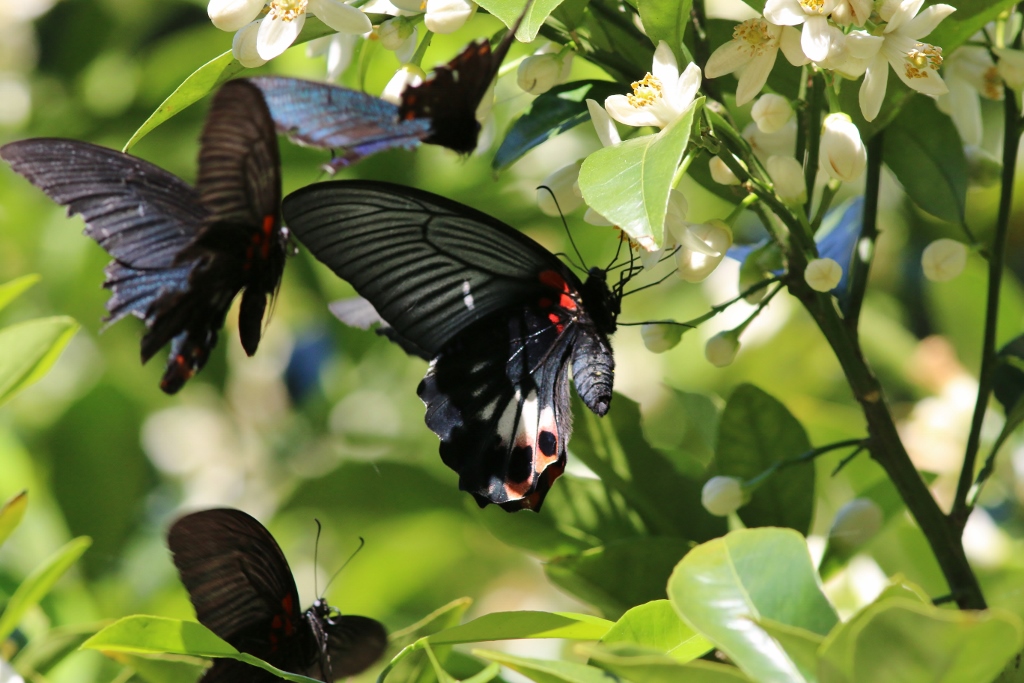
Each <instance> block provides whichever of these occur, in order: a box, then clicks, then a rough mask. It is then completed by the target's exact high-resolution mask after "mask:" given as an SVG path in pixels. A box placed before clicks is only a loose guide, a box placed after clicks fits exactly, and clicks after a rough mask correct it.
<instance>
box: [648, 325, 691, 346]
mask: <svg viewBox="0 0 1024 683" xmlns="http://www.w3.org/2000/svg"><path fill="white" fill-rule="evenodd" d="M684 331H686V328H685V327H684V326H682V325H677V324H675V323H672V322H664V323H644V324H643V325H642V326H641V327H640V336H641V337H643V340H644V346H646V347H647V350H648V351H650V352H651V353H665V352H666V351H668V350H669V349H672V348H675V346H676V344H678V343H679V340H680V339H682V338H683V332H684Z"/></svg>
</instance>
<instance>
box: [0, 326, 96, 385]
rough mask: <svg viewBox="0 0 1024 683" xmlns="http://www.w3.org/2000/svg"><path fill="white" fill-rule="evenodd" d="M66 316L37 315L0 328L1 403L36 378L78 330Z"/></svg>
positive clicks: (49, 365)
mask: <svg viewBox="0 0 1024 683" xmlns="http://www.w3.org/2000/svg"><path fill="white" fill-rule="evenodd" d="M78 327H79V325H78V323H77V322H76V321H75V320H74V319H73V318H69V317H67V316H55V317H52V318H38V319H36V320H27V321H25V322H23V323H18V324H17V325H11V326H10V327H5V328H4V329H2V330H0V349H3V350H4V352H3V354H0V404H2V403H4V402H6V401H8V400H10V398H11V397H12V396H14V395H15V394H17V393H18V392H19V391H21V390H22V389H24V388H25V387H27V386H29V385H31V384H34V383H35V382H37V381H39V380H40V379H41V378H42V377H43V375H45V374H46V372H47V371H48V370H49V369H50V368H51V367H52V366H53V364H54V363H55V362H57V358H59V357H60V354H61V352H62V351H63V350H64V347H66V346H67V345H68V342H69V341H71V337H73V336H75V332H77V331H78Z"/></svg>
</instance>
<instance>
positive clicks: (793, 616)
mask: <svg viewBox="0 0 1024 683" xmlns="http://www.w3.org/2000/svg"><path fill="white" fill-rule="evenodd" d="M668 594H669V599H670V600H671V601H672V605H673V606H674V607H675V608H676V611H677V612H679V614H680V616H682V618H683V620H684V621H686V622H687V623H688V624H690V625H691V626H693V627H694V628H695V629H696V630H697V631H698V632H700V633H702V634H703V635H704V636H706V637H707V638H708V639H709V640H710V641H711V642H712V643H714V644H715V645H716V646H717V647H718V648H720V649H721V650H722V651H723V652H725V653H726V654H727V655H729V657H730V658H731V659H732V661H734V662H735V663H736V664H737V665H738V666H739V667H740V668H741V669H742V670H743V671H744V672H746V674H747V675H748V676H750V677H751V678H753V679H754V680H757V681H805V680H806V679H805V678H804V677H803V676H802V675H801V673H800V668H799V667H798V666H797V664H796V663H795V662H794V661H793V659H791V658H790V656H789V655H788V654H787V653H786V650H785V649H784V648H783V647H782V646H781V645H780V644H779V643H777V642H776V641H775V640H774V639H773V638H772V637H771V636H770V635H769V634H768V632H767V631H765V629H764V628H762V627H761V626H759V625H758V623H757V622H758V620H759V619H771V620H772V621H775V622H778V623H780V624H784V625H788V626H793V627H798V628H801V629H804V630H807V631H810V632H811V633H816V634H819V635H825V634H826V633H828V632H829V630H831V629H832V627H833V626H835V624H836V622H837V621H838V619H837V617H836V613H835V610H834V609H833V608H832V605H830V604H829V602H828V600H827V599H826V598H825V596H824V594H823V593H822V592H821V586H820V584H819V581H818V577H817V574H815V572H814V567H813V565H812V564H811V556H810V553H809V552H808V551H807V543H806V541H805V540H804V538H803V537H802V536H800V534H798V533H796V532H795V531H792V530H790V529H767V528H764V529H743V530H740V531H733V532H731V533H729V534H727V535H726V536H723V537H722V538H717V539H715V540H713V541H709V542H707V543H704V544H703V545H699V546H697V547H696V548H694V549H693V550H691V551H690V552H689V553H688V554H687V555H686V557H684V558H683V560H682V561H681V562H680V563H679V565H678V566H677V567H676V569H675V571H674V572H673V573H672V577H671V578H670V579H669V582H668ZM865 680H868V679H865Z"/></svg>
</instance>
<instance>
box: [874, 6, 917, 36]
mask: <svg viewBox="0 0 1024 683" xmlns="http://www.w3.org/2000/svg"><path fill="white" fill-rule="evenodd" d="M923 4H924V0H904V1H903V2H901V3H900V4H899V5H898V6H897V7H896V11H894V12H893V13H892V15H891V16H889V17H886V16H885V14H882V12H883V11H886V12H887V11H888V10H889V8H890V7H891V5H890V3H889V2H885V3H883V4H882V8H881V9H880V10H879V14H880V15H881V17H882V18H883V19H885V20H886V22H887V23H886V25H885V33H892V32H893V31H898V30H899V28H900V27H901V26H903V24H905V23H906V22H908V21H909V20H910V19H912V18H913V17H914V16H916V15H917V12H918V10H920V9H921V5H923Z"/></svg>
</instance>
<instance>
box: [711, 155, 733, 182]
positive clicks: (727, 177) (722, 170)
mask: <svg viewBox="0 0 1024 683" xmlns="http://www.w3.org/2000/svg"><path fill="white" fill-rule="evenodd" d="M708 169H709V170H710V171H711V179H712V180H714V181H715V182H716V183H718V184H719V185H739V184H740V179H739V178H737V177H736V174H735V173H733V172H732V169H731V168H729V166H728V165H726V163H725V162H724V161H722V159H721V157H711V159H710V160H709V161H708Z"/></svg>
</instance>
